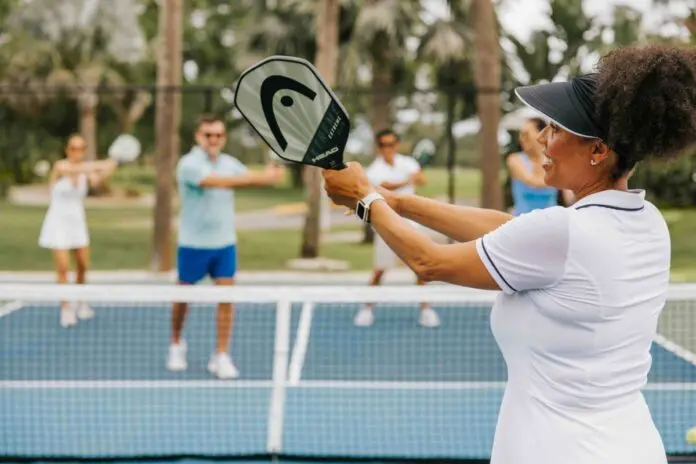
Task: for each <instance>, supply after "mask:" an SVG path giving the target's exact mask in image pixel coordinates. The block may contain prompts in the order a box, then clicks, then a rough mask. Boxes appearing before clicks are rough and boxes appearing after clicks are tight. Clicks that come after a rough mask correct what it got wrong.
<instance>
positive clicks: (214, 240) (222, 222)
mask: <svg viewBox="0 0 696 464" xmlns="http://www.w3.org/2000/svg"><path fill="white" fill-rule="evenodd" d="M245 172H247V168H246V167H245V166H244V165H243V164H242V163H241V162H239V160H237V159H236V158H234V157H232V156H230V155H227V154H224V153H220V154H219V155H218V157H217V159H216V160H215V161H213V160H211V158H210V157H209V156H208V154H207V153H206V152H205V151H203V150H202V149H201V148H200V147H194V148H193V149H192V150H191V151H190V152H189V153H187V154H186V155H184V156H183V157H181V159H180V160H179V163H178V165H177V168H176V177H177V182H178V184H179V195H180V198H181V212H180V214H179V240H178V244H179V246H182V247H190V248H203V249H215V248H223V247H226V246H229V245H234V244H235V243H236V242H237V232H236V231H235V218H234V215H235V211H234V190H233V189H229V188H202V187H201V186H200V183H201V180H203V179H204V178H206V177H207V176H209V175H210V174H217V175H221V176H234V175H241V174H244V173H245Z"/></svg>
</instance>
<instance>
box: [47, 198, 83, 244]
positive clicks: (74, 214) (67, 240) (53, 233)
mask: <svg viewBox="0 0 696 464" xmlns="http://www.w3.org/2000/svg"><path fill="white" fill-rule="evenodd" d="M39 246H40V247H42V248H49V249H51V250H74V249H78V248H85V247H88V246H89V233H88V231H87V220H86V219H85V213H84V211H83V210H80V211H77V210H75V211H66V210H59V209H57V208H54V207H49V208H48V211H47V212H46V217H45V218H44V222H43V225H42V226H41V234H40V235H39Z"/></svg>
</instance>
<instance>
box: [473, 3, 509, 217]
mask: <svg viewBox="0 0 696 464" xmlns="http://www.w3.org/2000/svg"><path fill="white" fill-rule="evenodd" d="M471 6H472V19H473V22H474V31H475V39H474V43H475V48H476V62H475V73H474V81H475V83H476V89H477V90H476V94H477V95H476V108H477V112H478V117H479V120H480V121H481V138H480V144H481V171H482V174H483V176H482V177H483V189H482V192H481V206H483V207H484V208H493V209H502V208H503V194H502V188H501V185H500V167H501V160H500V153H499V150H498V123H499V121H500V103H501V102H500V86H501V66H500V44H499V42H498V26H497V21H496V16H495V9H494V7H493V2H492V0H473V3H472V5H471Z"/></svg>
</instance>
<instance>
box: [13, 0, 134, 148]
mask: <svg viewBox="0 0 696 464" xmlns="http://www.w3.org/2000/svg"><path fill="white" fill-rule="evenodd" d="M75 12H78V13H75ZM5 26H6V29H7V35H8V36H9V39H8V41H7V42H6V43H5V44H3V46H2V47H0V54H5V53H7V54H14V53H16V51H17V50H18V49H19V50H21V49H25V50H29V51H31V53H26V54H24V55H23V59H20V60H18V59H13V58H12V57H10V59H9V60H8V61H9V62H10V63H11V64H14V66H10V67H9V69H5V70H4V71H3V77H4V78H3V81H4V82H14V83H22V84H23V85H27V86H29V87H30V88H35V89H37V88H44V87H52V86H59V87H64V88H65V91H66V93H67V94H68V95H69V96H70V97H72V98H74V99H75V100H76V101H77V103H78V108H79V110H80V132H81V133H82V135H83V136H84V138H85V140H86V141H87V146H88V152H87V157H88V158H92V159H93V158H95V157H96V147H97V144H96V133H97V128H96V109H97V106H98V104H99V93H98V87H99V86H101V85H121V84H123V83H124V80H123V78H122V77H121V76H120V75H119V74H118V73H117V72H116V71H115V70H114V65H115V63H119V62H121V63H131V64H135V63H137V62H138V61H140V60H141V59H142V58H143V53H142V52H143V51H144V39H143V36H142V31H141V29H140V27H139V24H138V18H137V8H136V3H135V0H125V1H122V2H120V3H119V8H118V9H117V11H116V9H114V8H113V4H112V3H111V2H110V1H108V0H55V1H52V2H48V3H46V2H41V1H31V0H30V1H25V2H22V3H20V4H19V6H18V7H17V8H15V9H14V10H13V12H12V14H10V16H9V18H8V19H7V21H6V24H5ZM36 52H38V53H36ZM32 54H34V56H31V55H32ZM18 81H19V82H18ZM22 81H23V82H22ZM53 96H55V94H53V95H52V94H51V93H46V92H44V95H43V96H42V97H38V96H37V97H35V98H39V99H41V98H45V99H50V98H52V97H53Z"/></svg>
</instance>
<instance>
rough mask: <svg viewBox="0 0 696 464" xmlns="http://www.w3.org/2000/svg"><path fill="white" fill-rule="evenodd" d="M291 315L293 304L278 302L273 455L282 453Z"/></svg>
mask: <svg viewBox="0 0 696 464" xmlns="http://www.w3.org/2000/svg"><path fill="white" fill-rule="evenodd" d="M291 314H292V306H291V302H290V301H289V300H280V301H278V304H277V306H276V324H275V346H274V348H273V387H272V388H271V403H270V407H269V412H268V436H267V440H266V450H267V451H268V453H269V454H271V455H275V454H277V453H279V452H280V449H281V446H282V442H283V425H284V415H285V388H286V383H287V373H288V354H289V351H290V320H291Z"/></svg>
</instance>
